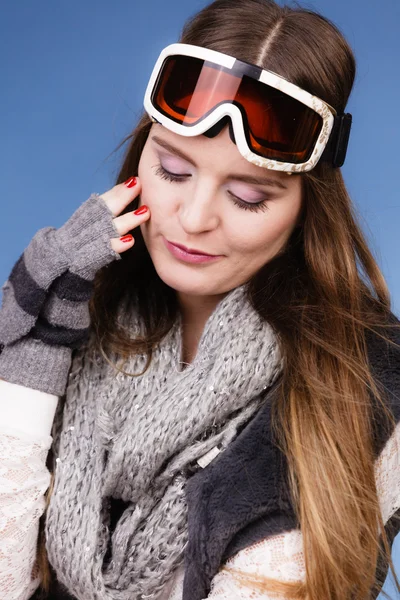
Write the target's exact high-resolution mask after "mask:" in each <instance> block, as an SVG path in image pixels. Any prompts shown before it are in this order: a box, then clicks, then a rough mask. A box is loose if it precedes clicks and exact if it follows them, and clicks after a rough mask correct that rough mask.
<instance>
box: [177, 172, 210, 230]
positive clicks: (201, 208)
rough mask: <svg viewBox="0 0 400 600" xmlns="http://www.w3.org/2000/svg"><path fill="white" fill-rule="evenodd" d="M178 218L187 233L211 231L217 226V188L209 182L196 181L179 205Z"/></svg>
mask: <svg viewBox="0 0 400 600" xmlns="http://www.w3.org/2000/svg"><path fill="white" fill-rule="evenodd" d="M179 220H180V224H181V226H182V229H184V231H186V233H188V234H196V233H201V232H203V231H211V230H213V229H215V228H216V227H217V226H218V223H219V216H218V198H217V190H216V189H215V186H213V185H212V183H211V182H209V183H207V182H205V181H204V180H203V181H202V182H200V181H199V182H197V185H196V186H194V187H193V189H192V190H190V191H189V190H188V191H187V192H186V193H185V196H184V197H183V198H182V199H181V201H180V205H179Z"/></svg>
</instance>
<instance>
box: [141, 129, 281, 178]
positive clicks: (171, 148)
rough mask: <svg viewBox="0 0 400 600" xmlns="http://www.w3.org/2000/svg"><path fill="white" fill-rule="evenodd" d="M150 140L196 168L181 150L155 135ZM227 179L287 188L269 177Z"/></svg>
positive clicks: (236, 176)
mask: <svg viewBox="0 0 400 600" xmlns="http://www.w3.org/2000/svg"><path fill="white" fill-rule="evenodd" d="M151 139H152V140H153V141H154V142H155V143H156V144H158V145H159V146H162V148H165V150H168V152H171V154H175V155H176V156H179V157H180V158H182V159H183V160H186V161H187V162H189V163H190V164H191V165H193V166H194V167H197V165H196V163H195V162H194V161H193V160H192V159H191V158H190V157H189V156H187V155H186V154H185V153H184V152H182V150H179V148H175V146H172V145H171V144H170V143H169V142H166V141H165V140H163V139H162V138H160V137H158V136H157V135H153V136H152V138H151ZM228 179H233V180H235V181H242V182H243V183H251V184H255V185H267V186H269V187H276V188H279V189H281V190H287V186H286V185H285V184H283V183H282V182H281V181H279V180H278V179H271V178H269V177H256V176H255V175H238V174H236V173H231V174H229V175H228Z"/></svg>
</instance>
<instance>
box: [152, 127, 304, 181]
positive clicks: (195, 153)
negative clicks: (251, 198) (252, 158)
mask: <svg viewBox="0 0 400 600" xmlns="http://www.w3.org/2000/svg"><path fill="white" fill-rule="evenodd" d="M148 143H149V144H150V146H151V148H152V150H153V151H157V152H159V153H164V154H168V155H173V156H176V157H178V158H179V159H180V160H185V161H186V162H188V163H190V164H192V165H193V166H194V167H196V168H199V169H205V170H209V171H210V172H214V173H220V174H221V175H224V176H226V175H227V174H228V173H229V174H232V175H235V174H236V175H237V174H240V175H243V176H248V178H249V181H248V183H257V184H258V183H259V184H263V183H264V182H265V183H267V184H269V183H271V182H273V183H274V184H275V185H276V186H277V187H279V188H281V189H286V187H287V184H288V180H289V179H292V178H289V177H288V176H287V175H286V174H285V173H281V172H278V171H272V170H270V169H264V168H262V167H258V166H256V165H254V164H252V163H250V162H249V161H247V160H246V159H245V158H244V157H243V156H242V155H241V154H240V152H239V150H238V149H237V146H236V144H234V143H233V142H232V140H231V138H230V136H229V128H228V125H227V126H226V127H224V129H223V130H222V131H221V133H219V134H218V135H217V136H216V137H214V138H208V137H207V136H205V135H199V136H194V137H184V136H181V135H178V134H176V133H174V132H172V131H169V130H168V129H166V128H165V127H163V126H162V125H159V124H158V123H154V124H153V126H152V128H151V131H150V134H149V139H148ZM251 178H254V181H250V179H251ZM242 179H243V177H242ZM256 180H257V181H256ZM258 180H260V181H258Z"/></svg>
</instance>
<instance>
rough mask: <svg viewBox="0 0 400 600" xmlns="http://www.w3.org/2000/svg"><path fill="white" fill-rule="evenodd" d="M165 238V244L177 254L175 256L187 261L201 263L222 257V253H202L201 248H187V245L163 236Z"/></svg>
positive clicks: (173, 253) (172, 252)
mask: <svg viewBox="0 0 400 600" xmlns="http://www.w3.org/2000/svg"><path fill="white" fill-rule="evenodd" d="M163 240H164V244H165V245H166V247H167V248H168V250H169V251H170V252H171V254H172V255H173V256H175V258H178V259H181V260H183V261H185V262H189V263H192V264H193V263H194V264H199V263H205V262H211V261H214V260H217V259H218V258H221V255H215V254H202V253H201V252H200V251H199V250H194V249H193V248H186V246H183V245H181V244H174V243H173V242H170V241H169V240H167V239H166V238H165V237H163Z"/></svg>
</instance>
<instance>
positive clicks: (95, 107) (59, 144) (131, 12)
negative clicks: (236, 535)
mask: <svg viewBox="0 0 400 600" xmlns="http://www.w3.org/2000/svg"><path fill="white" fill-rule="evenodd" d="M207 3H208V2H204V1H201V0H189V1H188V0H186V1H184V0H168V2H165V3H164V2H161V1H157V0H146V2H140V3H138V2H133V1H132V0H130V1H129V2H128V1H126V0H114V1H113V2H111V1H109V2H105V1H104V0H97V1H95V0H85V1H84V2H82V1H79V0H70V1H69V2H61V1H58V2H54V1H50V0H42V1H41V0H37V1H36V2H32V1H31V0H19V1H18V2H13V1H12V0H3V2H2V8H1V18H0V57H1V58H0V81H1V93H0V141H1V145H0V164H1V178H0V199H1V200H0V202H1V219H0V283H1V284H2V283H3V282H4V281H5V279H6V278H7V276H8V274H9V271H10V269H11V267H12V265H13V264H14V262H15V261H16V260H17V258H18V257H19V255H20V254H21V252H22V251H23V249H24V248H25V247H26V246H27V245H28V243H29V241H30V239H31V238H32V236H33V235H34V233H35V232H36V231H37V230H38V229H40V228H42V227H45V226H54V227H59V226H60V225H62V224H63V223H64V222H65V221H66V220H67V219H68V218H69V217H70V216H71V214H72V213H73V212H74V210H75V209H76V208H77V207H78V206H79V205H80V204H81V203H82V202H83V201H84V200H85V199H86V198H87V197H88V196H89V194H90V193H91V192H99V193H101V192H103V191H105V190H107V189H109V188H110V187H112V186H113V185H114V179H115V177H116V175H117V172H118V166H119V161H120V159H121V157H122V151H123V150H122V149H121V150H119V151H118V152H117V153H113V151H114V149H115V148H116V147H117V145H118V144H119V143H120V141H121V140H122V138H123V137H124V136H125V135H127V134H128V133H129V132H130V131H131V130H132V129H133V127H134V125H135V123H136V121H137V119H138V117H139V115H140V114H141V110H142V101H143V94H144V91H145V87H146V83H147V79H148V77H149V75H150V73H151V69H152V67H153V65H154V62H155V60H156V58H157V57H158V54H159V52H160V51H161V49H162V48H163V47H164V46H166V45H167V44H170V43H172V42H175V41H177V39H178V36H179V33H180V30H181V27H182V25H183V22H184V20H185V19H186V18H187V17H188V16H189V15H191V14H193V13H195V12H196V11H197V10H199V9H200V8H202V7H203V6H204V5H206V4H207ZM280 3H281V4H282V3H283V2H280ZM302 5H303V6H306V7H308V8H311V9H315V10H317V11H320V12H321V13H322V14H323V15H325V16H327V17H328V18H330V19H332V20H333V22H334V23H335V24H336V25H338V26H339V28H340V29H341V30H342V32H343V33H344V35H345V36H346V38H347V39H348V41H349V42H350V45H351V46H352V48H353V50H354V52H355V55H356V59H357V63H358V74H357V79H356V84H355V87H354V90H353V94H352V96H351V99H350V102H349V104H348V107H347V110H348V111H349V112H351V113H352V114H353V128H352V132H351V139H350V145H349V150H348V155H347V159H346V163H345V165H344V166H343V168H342V170H343V175H344V177H345V181H346V184H347V186H348V189H349V192H350V195H351V197H352V199H353V202H354V204H355V206H356V208H357V210H358V213H359V214H360V217H361V223H362V227H363V230H364V232H365V234H366V236H367V238H368V240H369V243H370V246H371V249H372V251H373V253H374V255H375V257H376V259H377V261H378V264H379V265H380V267H381V269H382V271H383V274H384V276H385V278H386V281H387V283H388V286H389V289H390V291H391V294H392V299H393V307H392V309H393V311H394V312H395V313H396V314H397V315H399V314H400V273H399V258H400V254H399V248H398V235H399V232H398V226H399V217H400V202H399V199H398V173H399V165H398V158H399V153H398V148H399V134H400V131H399V119H398V111H399V104H400V102H399V100H400V98H399V87H400V81H399V72H400V71H399V60H400V35H399V28H400V2H399V0H382V1H381V2H379V3H377V2H374V1H373V2H365V1H362V0H350V1H349V0H314V2H303V3H302ZM393 554H394V557H395V560H396V565H397V569H396V570H397V571H398V573H399V575H400V535H398V536H397V538H396V540H395V543H394V546H393ZM384 589H385V590H386V591H387V592H390V593H391V594H393V595H394V594H395V592H394V587H393V586H392V585H391V584H390V581H389V580H387V582H386V585H385V588H384ZM394 597H396V596H394ZM380 598H381V596H380Z"/></svg>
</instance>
